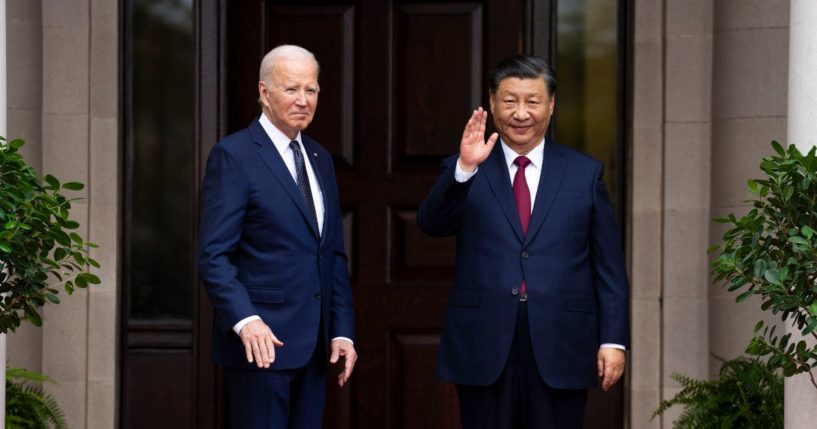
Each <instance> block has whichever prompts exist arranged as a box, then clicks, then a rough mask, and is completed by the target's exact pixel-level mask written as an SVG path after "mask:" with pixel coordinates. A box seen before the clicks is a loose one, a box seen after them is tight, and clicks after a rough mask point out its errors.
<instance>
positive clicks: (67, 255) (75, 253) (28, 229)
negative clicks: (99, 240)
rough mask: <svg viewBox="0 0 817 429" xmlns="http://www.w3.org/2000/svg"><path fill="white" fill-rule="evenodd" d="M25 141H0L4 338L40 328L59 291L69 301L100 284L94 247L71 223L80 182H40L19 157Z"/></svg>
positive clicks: (0, 317) (0, 316) (0, 306)
mask: <svg viewBox="0 0 817 429" xmlns="http://www.w3.org/2000/svg"><path fill="white" fill-rule="evenodd" d="M23 144H24V142H23V141H22V140H14V141H11V142H8V143H6V141H5V139H4V138H2V137H0V294H1V295H0V333H6V332H8V331H14V330H15V329H16V328H17V327H18V326H20V323H21V321H23V320H28V321H29V322H31V323H32V324H33V325H35V326H41V325H42V317H41V313H40V311H41V308H42V306H43V305H45V304H46V303H47V302H51V303H54V304H58V303H59V302H60V298H59V296H58V293H59V291H58V287H60V286H62V288H63V289H64V290H65V292H67V293H68V294H69V295H70V294H71V293H72V292H73V291H74V288H77V287H79V288H85V287H87V286H88V285H89V284H99V282H100V281H99V277H97V276H96V275H94V274H92V273H90V272H88V271H89V268H90V267H95V268H99V264H98V263H97V261H95V260H94V259H93V258H91V257H90V256H89V255H88V251H89V248H92V247H96V245H95V244H93V243H89V242H87V241H85V240H84V239H83V238H82V237H81V236H80V235H79V234H78V233H76V232H74V230H76V229H77V228H78V227H79V223H77V222H76V221H74V220H71V219H70V217H69V212H70V210H71V203H72V202H73V201H75V200H76V198H69V197H67V196H65V195H63V192H64V191H79V190H82V189H83V188H84V185H83V184H82V183H79V182H68V183H60V181H59V180H57V178H56V177H54V176H52V175H46V176H45V178H44V179H40V177H39V176H38V175H37V173H36V172H35V171H34V169H33V168H32V167H31V166H30V165H28V164H27V163H26V162H25V160H24V159H23V157H22V156H21V155H20V153H19V152H18V151H19V149H20V148H21V147H22V146H23Z"/></svg>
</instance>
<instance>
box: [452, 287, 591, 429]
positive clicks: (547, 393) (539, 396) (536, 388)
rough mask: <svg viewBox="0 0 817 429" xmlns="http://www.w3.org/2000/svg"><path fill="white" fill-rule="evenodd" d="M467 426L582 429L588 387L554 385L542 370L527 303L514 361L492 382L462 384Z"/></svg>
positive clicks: (473, 428)
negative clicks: (550, 384) (535, 357)
mask: <svg viewBox="0 0 817 429" xmlns="http://www.w3.org/2000/svg"><path fill="white" fill-rule="evenodd" d="M457 393H458V395H459V399H460V415H461V419H462V427H463V429H521V428H525V429H581V428H582V427H583V426H584V408H585V403H586V402H587V390H586V389H581V390H566V389H554V388H551V387H550V386H548V385H547V384H545V382H544V381H543V380H542V377H541V376H540V375H539V369H538V368H537V367H536V361H535V360H534V357H533V347H532V345H531V339H530V325H529V322H528V307H527V303H525V302H520V303H519V312H518V316H517V319H516V330H515V332H514V337H513V343H512V344H511V350H510V353H509V354H508V361H507V362H506V363H505V368H504V369H503V370H502V374H500V376H499V379H497V381H495V382H494V383H493V384H491V385H489V386H467V385H462V384H458V385H457Z"/></svg>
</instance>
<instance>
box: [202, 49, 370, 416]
mask: <svg viewBox="0 0 817 429" xmlns="http://www.w3.org/2000/svg"><path fill="white" fill-rule="evenodd" d="M319 91H320V88H319V86H318V63H317V61H316V60H315V57H314V56H313V55H312V54H311V53H310V52H309V51H307V50H305V49H303V48H301V47H297V46H292V45H284V46H279V47H277V48H275V49H273V50H272V51H270V52H269V53H268V54H267V55H266V56H265V57H264V59H263V61H262V62H261V71H260V81H259V83H258V95H259V102H260V104H261V106H262V110H263V113H262V114H261V116H260V117H259V118H258V119H256V120H254V121H253V122H252V123H251V124H250V126H249V127H248V128H246V129H244V130H241V131H239V132H237V133H235V134H232V135H230V136H227V137H225V138H224V139H223V140H221V141H220V142H218V144H216V145H215V146H214V147H213V150H212V151H211V152H210V156H209V158H208V161H207V169H206V171H205V175H204V184H203V188H202V212H201V232H200V238H199V248H198V263H199V271H200V273H201V277H202V281H203V283H204V286H205V288H206V290H207V293H208V295H209V296H210V301H211V303H212V306H213V313H214V316H215V323H214V327H213V360H214V361H215V362H216V363H218V364H221V365H223V366H225V367H226V381H227V389H228V394H229V401H230V411H231V421H232V427H233V428H234V429H251V428H259V429H260V428H264V429H270V428H293V429H295V428H297V429H304V428H307V429H308V428H320V427H321V421H322V416H323V405H324V398H325V385H326V383H325V375H326V361H325V359H326V358H327V352H328V353H329V361H330V362H331V363H336V362H338V360H339V359H340V358H341V357H343V358H344V369H343V371H342V372H341V374H340V375H339V376H338V384H339V385H340V386H343V385H344V384H345V383H346V382H347V381H348V380H349V377H350V376H351V374H352V370H353V368H354V365H355V361H356V360H357V353H356V352H355V348H354V345H353V341H354V335H355V334H354V332H355V326H354V309H353V302H352V291H351V288H350V285H349V274H348V271H347V258H346V255H345V253H344V246H343V228H342V225H341V213H340V206H339V200H338V188H337V183H336V181H335V171H334V167H333V165H332V158H331V156H330V155H329V153H328V152H327V151H326V150H325V149H324V148H323V147H322V146H321V145H319V144H318V143H317V142H316V141H314V140H312V139H310V138H309V137H307V136H305V135H303V134H302V133H301V131H303V130H304V129H306V127H307V126H308V125H309V124H310V122H311V121H312V118H313V116H314V113H315V108H316V107H317V103H318V92H319Z"/></svg>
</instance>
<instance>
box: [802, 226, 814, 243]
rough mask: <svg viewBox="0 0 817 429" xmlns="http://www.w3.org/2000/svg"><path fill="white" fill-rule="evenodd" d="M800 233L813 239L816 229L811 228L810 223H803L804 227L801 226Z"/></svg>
mask: <svg viewBox="0 0 817 429" xmlns="http://www.w3.org/2000/svg"><path fill="white" fill-rule="evenodd" d="M800 233H801V234H803V236H804V237H806V238H807V239H809V240H811V237H812V236H813V235H814V230H813V229H811V228H810V227H809V226H808V225H803V227H802V228H800Z"/></svg>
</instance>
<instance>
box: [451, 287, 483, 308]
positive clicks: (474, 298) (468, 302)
mask: <svg viewBox="0 0 817 429" xmlns="http://www.w3.org/2000/svg"><path fill="white" fill-rule="evenodd" d="M481 298H482V294H481V293H479V292H478V291H476V290H470V289H453V290H452V291H451V296H449V297H448V305H449V306H451V307H465V308H474V307H479V301H480V299H481Z"/></svg>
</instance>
